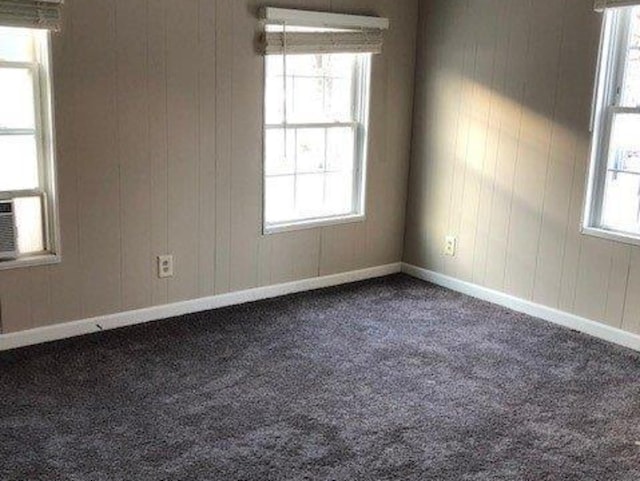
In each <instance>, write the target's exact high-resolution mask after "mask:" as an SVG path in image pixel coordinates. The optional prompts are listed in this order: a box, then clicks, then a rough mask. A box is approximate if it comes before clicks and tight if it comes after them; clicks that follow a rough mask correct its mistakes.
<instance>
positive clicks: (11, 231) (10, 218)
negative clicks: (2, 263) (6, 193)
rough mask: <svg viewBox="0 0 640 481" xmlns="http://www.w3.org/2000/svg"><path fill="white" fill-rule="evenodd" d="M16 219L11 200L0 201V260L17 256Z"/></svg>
mask: <svg viewBox="0 0 640 481" xmlns="http://www.w3.org/2000/svg"><path fill="white" fill-rule="evenodd" d="M16 231H17V229H16V217H15V209H14V205H13V200H0V259H15V258H16V257H17V255H18V242H17V238H16V237H17V236H16Z"/></svg>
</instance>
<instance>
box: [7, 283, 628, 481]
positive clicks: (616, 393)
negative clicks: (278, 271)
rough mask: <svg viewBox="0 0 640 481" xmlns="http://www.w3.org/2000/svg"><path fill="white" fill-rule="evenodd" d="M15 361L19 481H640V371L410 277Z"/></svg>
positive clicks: (105, 337)
mask: <svg viewBox="0 0 640 481" xmlns="http://www.w3.org/2000/svg"><path fill="white" fill-rule="evenodd" d="M0 363H1V364H0V479H1V480H3V481H35V480H38V481H39V480H43V481H44V480H46V481H58V480H74V481H76V480H77V481H103V480H104V481H106V480H109V481H114V480H123V481H129V480H130V481H161V480H180V481H186V480H198V481H205V480H207V481H208V480H211V481H224V480H233V481H240V480H243V481H249V480H251V481H253V480H256V481H258V480H260V481H269V480H296V481H298V480H322V481H330V480H349V481H353V480H367V481H369V480H416V481H417V480H420V481H430V480H443V481H471V480H477V481H489V480H500V481H511V480H513V481H516V480H517V481H545V480H554V481H555V480H558V481H559V480H562V481H571V480H575V481H589V480H593V481H608V480H612V481H637V480H639V479H640V445H638V444H637V442H638V441H640V355H638V354H635V353H633V352H631V351H628V350H625V349H622V348H618V347H615V346H612V345H609V344H607V343H604V342H600V341H598V340H595V339H591V338H588V337H585V336H582V335H580V334H577V333H574V332H572V331H569V330H564V329H561V328H557V327H554V326H551V325H549V324H547V323H545V322H543V321H539V320H535V319H531V318H528V317H526V316H524V315H521V314H517V313H513V312H510V311H507V310H504V309H501V308H499V307H495V306H492V305H489V304H486V303H483V302H480V301H477V300H474V299H471V298H468V297H465V296H462V295H459V294H456V293H453V292H449V291H446V290H443V289H441V288H438V287H434V286H432V285H429V284H426V283H423V282H420V281H417V280H413V279H411V278H409V277H405V276H401V275H398V276H392V277H387V278H384V279H378V280H373V281H367V282H363V283H358V284H353V285H349V286H343V287H338V288H331V289H326V290H323V291H317V292H311V293H305V294H299V295H295V296H290V297H287V298H283V299H276V300H271V301H264V302H259V303H254V304H250V305H245V306H240V307H233V308H227V309H223V310H219V311H214V312H208V313H203V314H199V315H193V316H185V317H183V318H178V319H173V320H169V321H165V322H160V323H156V324H150V325H146V326H139V327H135V328H129V329H124V330H120V331H112V332H107V333H102V334H99V335H95V336H91V337H85V338H81V339H75V340H69V341H64V342H59V343H56V344H50V345H46V346H41V347H36V348H29V349H23V350H20V351H14V352H11V353H5V354H2V355H0Z"/></svg>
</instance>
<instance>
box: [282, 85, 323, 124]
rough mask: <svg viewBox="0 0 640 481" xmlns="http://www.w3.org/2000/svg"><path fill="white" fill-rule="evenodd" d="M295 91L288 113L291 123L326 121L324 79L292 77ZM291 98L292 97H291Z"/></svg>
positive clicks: (293, 91) (292, 94)
mask: <svg viewBox="0 0 640 481" xmlns="http://www.w3.org/2000/svg"><path fill="white" fill-rule="evenodd" d="M291 78H292V79H293V90H292V91H291V92H289V94H290V95H291V96H292V101H291V102H290V105H291V108H290V111H289V112H287V115H288V116H289V117H288V118H289V121H290V122H300V123H302V122H322V121H324V120H326V117H327V116H326V112H325V108H324V80H323V78H322V77H298V76H294V77H291ZM290 98H291V97H290Z"/></svg>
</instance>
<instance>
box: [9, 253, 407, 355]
mask: <svg viewBox="0 0 640 481" xmlns="http://www.w3.org/2000/svg"><path fill="white" fill-rule="evenodd" d="M401 269H402V264H401V263H399V262H398V263H395V264H388V265H384V266H378V267H372V268H369V269H362V270H358V271H350V272H344V273H341V274H334V275H330V276H323V277H314V278H311V279H304V280H301V281H294V282H288V283H285V284H276V285H273V286H265V287H258V288H256V289H249V290H245V291H238V292H230V293H228V294H220V295H217V296H211V297H205V298H201V299H194V300H190V301H183V302H176V303H173V304H167V305H163V306H156V307H148V308H145V309H138V310H135V311H128V312H120V313H117V314H109V315H106V316H99V317H94V318H91V319H83V320H80V321H72V322H65V323H61V324H56V325H52V326H47V327H41V328H38V329H31V330H28V331H20V332H16V333H10V334H3V335H0V351H6V350H9V349H16V348H19V347H25V346H31V345H34V344H41V343H44V342H50V341H57V340H60V339H66V338H70V337H76V336H82V335H85V334H92V333H95V332H100V331H106V330H110V329H117V328H119V327H125V326H132V325H135V324H143V323H146V322H152V321H158V320H162V319H167V318H171V317H176V316H181V315H184V314H192V313H194V312H202V311H209V310H211V309H218V308H220V307H227V306H232V305H237V304H244V303H247V302H252V301H258V300H261V299H270V298H273V297H279V296H284V295H286V294H293V293H296V292H303V291H310V290H313V289H321V288H323V287H330V286H337V285H340V284H347V283H349V282H356V281H361V280H365V279H372V278H375V277H382V276H386V275H389V274H395V273H398V272H400V271H401Z"/></svg>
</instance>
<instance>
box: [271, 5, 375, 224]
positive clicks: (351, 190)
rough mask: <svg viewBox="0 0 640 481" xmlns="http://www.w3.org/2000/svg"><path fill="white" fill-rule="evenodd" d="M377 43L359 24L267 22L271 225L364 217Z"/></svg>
mask: <svg viewBox="0 0 640 481" xmlns="http://www.w3.org/2000/svg"><path fill="white" fill-rule="evenodd" d="M272 10H279V9H272ZM289 12H290V11H289ZM312 15H313V14H312ZM317 15H321V14H317ZM380 44H381V36H379V35H378V34H377V33H375V34H374V33H367V32H366V31H362V30H360V31H352V30H348V29H340V28H336V29H329V28H314V27H310V26H308V25H294V26H290V25H287V24H284V23H282V24H280V23H278V24H267V26H266V48H265V50H266V60H265V126H264V128H265V132H264V230H265V232H266V233H274V232H281V231H286V230H295V229H301V228H307V227H315V226H319V225H327V224H334V223H343V222H355V221H358V220H362V219H363V218H364V214H365V212H364V184H365V170H366V169H365V166H366V150H367V148H366V147H367V130H368V128H367V127H368V125H367V124H368V110H369V82H370V76H371V67H370V65H371V55H372V53H376V50H377V49H378V48H379V46H380Z"/></svg>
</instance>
